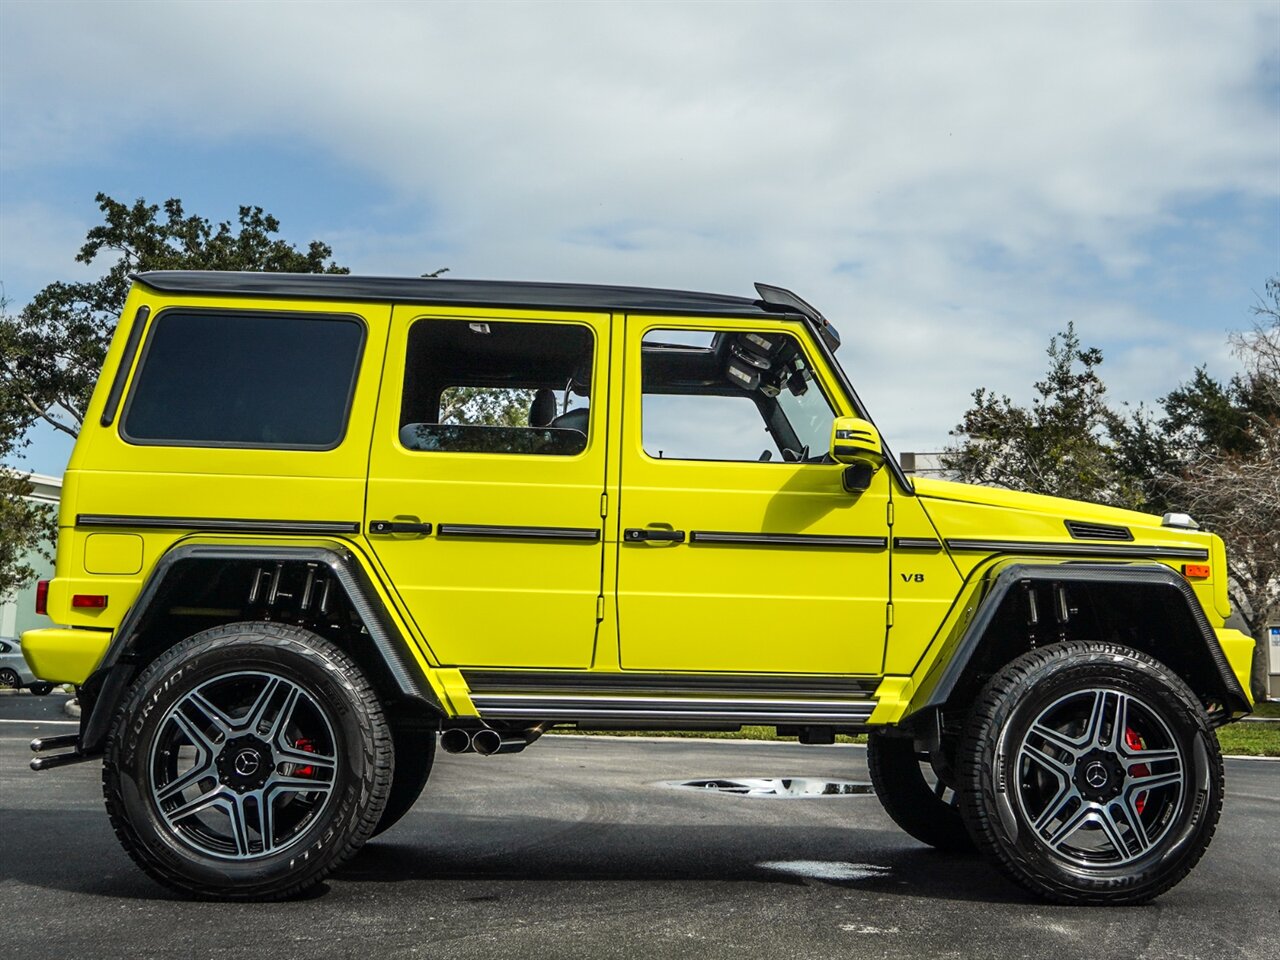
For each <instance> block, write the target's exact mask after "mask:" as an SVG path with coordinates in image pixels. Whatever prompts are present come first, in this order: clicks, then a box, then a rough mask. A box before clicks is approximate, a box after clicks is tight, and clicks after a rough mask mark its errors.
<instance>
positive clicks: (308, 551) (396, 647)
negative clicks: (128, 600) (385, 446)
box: [80, 543, 446, 753]
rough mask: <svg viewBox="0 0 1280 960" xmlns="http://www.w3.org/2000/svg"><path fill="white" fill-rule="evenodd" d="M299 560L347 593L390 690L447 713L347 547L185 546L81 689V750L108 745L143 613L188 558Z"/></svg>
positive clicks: (167, 559)
mask: <svg viewBox="0 0 1280 960" xmlns="http://www.w3.org/2000/svg"><path fill="white" fill-rule="evenodd" d="M197 560H203V561H209V560H226V561H232V562H236V561H239V562H245V561H248V562H273V563H274V562H278V561H284V562H297V563H312V564H319V565H321V566H323V567H325V568H327V569H328V570H329V571H330V572H331V574H332V575H333V578H334V580H335V581H336V582H337V584H338V585H339V586H340V587H341V588H342V589H343V591H344V592H345V593H346V596H347V599H348V601H349V602H350V603H351V606H352V608H353V609H354V611H355V613H356V614H357V616H358V617H359V618H360V621H361V622H362V624H363V625H364V627H365V629H366V630H367V631H368V633H369V638H370V639H371V640H372V642H373V646H374V649H375V650H376V651H377V653H378V657H379V659H380V661H381V663H382V664H383V665H384V666H385V668H386V671H387V676H388V678H389V680H390V683H391V686H392V689H393V690H394V693H395V695H396V696H397V697H398V698H400V699H403V700H405V701H408V702H410V703H414V704H416V705H418V706H419V707H421V708H423V709H426V710H427V711H429V712H431V713H434V714H436V715H441V716H443V715H445V714H446V711H445V709H444V708H443V707H442V706H441V702H440V699H439V698H438V697H437V696H436V693H435V691H434V690H433V689H432V687H431V684H430V682H429V681H428V680H427V678H426V677H425V676H424V675H423V671H422V670H421V668H420V667H419V666H418V664H417V663H416V662H415V660H414V656H413V654H412V653H411V652H410V649H409V643H410V642H411V641H410V640H409V639H408V638H407V637H405V636H404V634H403V632H402V631H401V630H400V629H399V627H398V626H396V624H395V622H394V621H393V620H392V618H391V616H390V614H389V613H388V611H387V609H386V606H385V604H384V603H383V602H382V599H381V598H380V597H379V596H378V592H377V590H376V589H375V587H374V585H373V583H372V580H371V579H370V576H369V574H368V573H367V572H366V571H365V569H364V566H363V565H362V564H361V563H360V561H359V559H358V558H357V557H356V555H355V554H354V552H353V551H352V550H351V549H349V548H348V547H346V546H345V545H342V544H338V543H333V544H326V545H323V546H319V545H307V546H301V545H286V544H213V543H184V544H181V545H179V546H176V547H174V548H173V549H171V550H170V551H168V552H167V553H166V554H165V555H164V556H163V557H161V558H160V560H159V561H158V562H157V563H156V565H155V567H154V568H153V570H152V572H151V575H150V576H149V577H148V579H147V582H146V583H145V584H144V586H143V588H142V590H141V592H140V593H139V594H138V598H137V599H136V600H135V601H134V603H133V604H132V606H130V608H129V611H128V613H126V614H125V617H124V619H123V620H122V621H121V623H120V627H119V629H117V630H116V632H115V636H114V637H113V638H112V641H111V643H110V644H109V645H108V647H107V650H106V652H105V653H104V654H103V657H102V660H101V662H100V663H99V664H98V666H97V668H96V669H95V670H94V672H93V674H92V675H91V676H90V677H89V678H88V679H87V680H86V681H85V683H84V684H83V686H82V687H81V702H82V706H83V707H85V708H87V709H84V711H83V713H82V714H81V720H80V751H81V752H82V753H98V752H100V751H101V750H102V748H103V745H104V744H105V742H106V737H107V732H108V730H109V728H110V724H111V721H112V718H113V717H114V715H115V712H116V709H117V707H118V706H119V704H120V702H121V700H122V699H123V697H124V694H125V692H126V691H127V690H128V687H129V684H130V683H132V682H133V679H134V677H135V676H136V675H137V673H138V672H139V670H140V669H141V665H140V664H139V663H138V659H137V656H136V652H137V644H138V640H139V636H140V631H141V628H142V627H143V625H144V623H145V620H146V617H147V614H148V612H149V611H150V610H151V609H152V605H153V604H154V603H156V602H157V601H158V600H160V599H161V598H162V596H163V594H162V591H163V589H164V587H165V584H166V581H167V580H168V579H169V577H170V576H171V575H173V573H174V572H175V570H176V569H177V568H178V566H179V565H180V564H182V563H185V562H190V561H197Z"/></svg>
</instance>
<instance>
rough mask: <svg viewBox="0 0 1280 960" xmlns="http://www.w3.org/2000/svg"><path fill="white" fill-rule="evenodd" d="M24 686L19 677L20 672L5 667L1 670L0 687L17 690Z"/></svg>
mask: <svg viewBox="0 0 1280 960" xmlns="http://www.w3.org/2000/svg"><path fill="white" fill-rule="evenodd" d="M20 686H22V678H21V677H19V676H18V671H17V670H13V669H10V668H9V667H4V668H3V669H0V687H4V688H6V689H9V690H17V689H18V688H19V687H20Z"/></svg>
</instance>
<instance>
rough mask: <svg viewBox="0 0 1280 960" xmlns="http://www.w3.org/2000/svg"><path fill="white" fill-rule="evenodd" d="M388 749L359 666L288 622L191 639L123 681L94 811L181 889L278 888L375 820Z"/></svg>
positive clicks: (350, 845)
mask: <svg viewBox="0 0 1280 960" xmlns="http://www.w3.org/2000/svg"><path fill="white" fill-rule="evenodd" d="M393 768H394V746H393V743H392V738H391V733H390V730H389V728H388V726H387V722H386V719H385V717H384V715H383V712H382V708H381V705H380V703H379V701H378V695H377V693H376V691H375V690H374V689H373V687H372V686H371V684H370V683H369V681H368V680H367V678H366V677H365V676H364V675H363V674H362V673H361V671H360V669H359V667H358V666H357V665H356V664H355V662H354V661H353V660H351V659H350V658H349V657H348V656H347V655H346V654H345V653H343V652H342V651H341V650H340V649H338V648H337V647H336V646H334V645H333V644H332V643H330V642H329V641H327V640H325V639H323V638H321V637H319V636H317V635H315V634H313V633H311V632H309V631H307V630H304V629H302V628H300V627H294V626H287V625H283V624H269V623H233V624H228V625H226V626H221V627H215V628H213V629H211V630H206V631H204V632H202V633H198V634H196V635H195V636H193V637H190V638H188V639H186V640H184V641H182V642H181V643H179V644H177V645H176V646H175V647H173V648H171V649H169V650H167V651H165V652H164V653H163V654H162V655H161V656H160V657H159V658H157V659H156V660H155V661H154V662H153V663H152V664H151V665H150V666H149V667H148V668H147V669H146V670H144V671H143V673H142V675H141V676H140V677H139V678H138V679H137V681H136V682H135V683H134V685H133V687H132V688H131V690H130V691H129V693H128V695H127V696H126V697H125V700H124V703H123V704H122V706H121V708H120V711H119V713H118V714H117V716H116V719H115V722H114V724H113V727H112V731H111V734H110V736H109V738H108V740H107V744H106V754H105V757H104V764H103V773H102V782H103V793H104V796H105V799H106V804H107V811H108V813H109V814H110V816H111V822H112V825H113V826H114V828H115V830H116V834H117V836H118V837H119V838H120V841H121V843H122V844H123V846H124V848H125V850H126V851H128V853H129V854H130V856H132V857H133V859H134V860H135V861H136V862H137V863H138V864H139V865H140V866H141V867H142V868H143V869H144V870H146V871H147V873H149V874H150V875H151V876H152V877H154V878H155V879H157V880H159V881H160V882H162V883H164V884H166V885H168V886H170V887H173V888H175V889H178V890H181V891H184V892H186V893H189V894H194V895H198V896H207V897H218V898H224V899H235V900H258V899H280V898H283V897H288V896H293V895H296V894H297V893H299V892H301V891H302V890H304V889H306V888H307V887H310V886H312V885H313V884H315V883H318V882H319V881H320V880H321V879H323V877H324V876H326V875H327V874H328V873H329V872H331V871H332V870H333V869H335V868H336V867H337V866H338V865H339V864H341V863H342V862H343V861H345V860H346V859H347V858H348V857H350V856H351V855H352V854H354V853H355V851H356V850H358V849H359V848H360V846H361V845H362V844H363V843H364V842H365V840H367V839H368V838H369V837H370V836H371V835H372V834H373V831H374V828H375V827H376V826H377V824H378V821H379V818H380V817H381V815H382V812H383V808H384V806H385V804H386V801H387V796H388V793H389V792H390V789H391V782H392V777H393Z"/></svg>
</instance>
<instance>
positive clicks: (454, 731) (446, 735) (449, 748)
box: [440, 727, 475, 753]
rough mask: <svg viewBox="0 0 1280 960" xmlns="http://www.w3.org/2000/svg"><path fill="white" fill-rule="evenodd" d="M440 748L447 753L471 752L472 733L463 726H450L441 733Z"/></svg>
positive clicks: (472, 748)
mask: <svg viewBox="0 0 1280 960" xmlns="http://www.w3.org/2000/svg"><path fill="white" fill-rule="evenodd" d="M440 749H441V750H443V751H444V752H445V753H471V752H472V751H473V750H474V749H475V747H473V746H472V745H471V734H470V733H468V732H467V731H466V730H463V729H462V728H461V727H449V728H448V729H447V730H445V731H444V732H443V733H441V734H440Z"/></svg>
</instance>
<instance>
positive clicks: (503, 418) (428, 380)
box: [400, 320, 595, 456]
mask: <svg viewBox="0 0 1280 960" xmlns="http://www.w3.org/2000/svg"><path fill="white" fill-rule="evenodd" d="M594 343H595V341H594V338H593V337H592V335H591V331H590V330H589V329H588V328H586V327H582V326H578V325H576V324H566V323H532V322H528V323H526V322H513V321H505V320H504V321H497V320H488V321H468V320H419V321H418V322H417V323H415V324H414V325H413V326H412V327H411V328H410V330H409V344H408V351H407V366H406V370H405V383H404V400H403V405H402V407H401V413H400V443H401V445H403V446H404V447H406V448H407V449H409V450H416V451H422V452H433V453H507V454H542V455H546V456H573V455H575V454H579V453H582V451H584V450H585V449H586V448H587V436H588V432H589V430H588V428H589V426H590V423H591V409H590V395H591V361H592V353H593V351H594Z"/></svg>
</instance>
